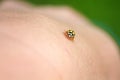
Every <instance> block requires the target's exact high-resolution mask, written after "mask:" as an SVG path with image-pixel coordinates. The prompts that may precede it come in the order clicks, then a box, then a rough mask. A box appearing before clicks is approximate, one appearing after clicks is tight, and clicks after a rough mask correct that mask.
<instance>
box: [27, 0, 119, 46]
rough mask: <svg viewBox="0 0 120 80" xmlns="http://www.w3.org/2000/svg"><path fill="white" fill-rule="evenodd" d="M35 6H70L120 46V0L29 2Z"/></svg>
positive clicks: (45, 0) (43, 0) (37, 0)
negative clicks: (109, 35) (107, 33)
mask: <svg viewBox="0 0 120 80" xmlns="http://www.w3.org/2000/svg"><path fill="white" fill-rule="evenodd" d="M27 1H28V2H31V3H33V4H35V5H68V6H71V7H73V8H74V9H76V10H78V11H80V12H82V13H83V14H84V15H85V16H87V17H88V18H89V19H90V20H92V22H93V23H95V24H96V25H98V26H101V27H102V28H103V29H105V30H107V32H109V33H110V34H111V35H112V36H113V37H114V38H115V40H116V41H117V42H118V44H120V40H119V38H120V0H27Z"/></svg>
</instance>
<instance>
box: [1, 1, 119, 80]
mask: <svg viewBox="0 0 120 80" xmlns="http://www.w3.org/2000/svg"><path fill="white" fill-rule="evenodd" d="M68 29H73V30H74V31H75V32H76V36H75V40H74V41H73V42H72V41H70V40H68V39H67V38H66V37H65V36H64V34H63V33H64V32H65V31H66V30H68ZM119 75H120V59H119V49H118V47H117V46H116V44H115V42H114V41H113V40H112V39H111V37H110V36H109V35H107V34H106V33H105V32H104V31H102V30H100V29H98V28H97V27H96V26H95V25H93V24H92V23H90V21H89V20H87V19H86V18H85V17H84V16H83V15H82V14H80V15H78V13H76V12H75V11H74V10H72V9H71V8H68V7H52V6H46V7H37V8H36V7H32V6H31V5H28V4H26V3H23V2H15V1H13V2H12V1H10V2H9V1H8V2H4V3H3V4H2V5H1V7H0V80H120V78H119Z"/></svg>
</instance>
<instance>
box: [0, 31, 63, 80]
mask: <svg viewBox="0 0 120 80" xmlns="http://www.w3.org/2000/svg"><path fill="white" fill-rule="evenodd" d="M0 35H3V36H4V37H5V36H6V37H7V38H9V40H12V41H14V42H17V43H19V44H20V45H23V46H24V47H26V48H29V49H30V50H32V51H33V52H34V53H37V54H40V53H39V51H37V50H36V49H35V48H33V47H32V46H30V45H28V44H26V43H24V42H23V41H22V40H19V39H17V38H14V37H13V36H10V35H9V34H5V33H3V32H0ZM41 57H43V59H44V60H45V62H47V63H48V64H49V65H50V66H52V67H51V68H52V70H53V71H55V72H56V73H57V75H58V77H59V80H63V77H62V74H61V73H60V72H58V70H57V68H56V67H55V66H54V65H53V64H52V63H51V62H50V61H49V60H48V59H47V58H45V56H42V54H41Z"/></svg>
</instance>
